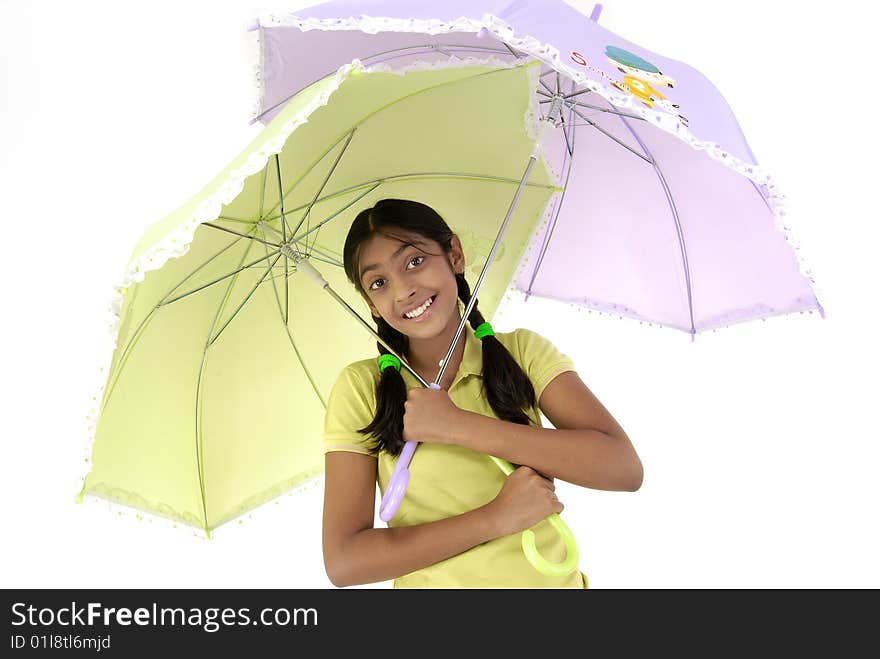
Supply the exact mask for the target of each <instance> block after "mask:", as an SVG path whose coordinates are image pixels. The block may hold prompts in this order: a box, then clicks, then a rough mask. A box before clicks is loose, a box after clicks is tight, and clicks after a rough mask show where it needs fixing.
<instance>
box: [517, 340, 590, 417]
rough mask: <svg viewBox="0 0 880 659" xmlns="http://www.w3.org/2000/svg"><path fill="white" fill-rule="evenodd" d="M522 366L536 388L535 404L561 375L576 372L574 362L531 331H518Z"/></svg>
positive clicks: (548, 341) (549, 342)
mask: <svg viewBox="0 0 880 659" xmlns="http://www.w3.org/2000/svg"><path fill="white" fill-rule="evenodd" d="M517 341H518V343H519V352H520V359H521V361H520V365H521V366H522V368H523V370H524V371H525V372H526V374H528V376H529V379H530V380H531V381H532V386H533V387H534V388H535V402H536V403H537V402H538V401H540V400H541V394H542V393H544V389H545V388H546V387H547V385H548V384H550V382H552V381H553V378H555V377H556V376H557V375H559V374H560V373H564V372H565V371H574V372H575V373H577V369H576V368H575V365H574V361H573V360H572V359H571V358H570V357H569V356H568V355H566V354H564V353H562V352H560V351H559V349H558V348H557V347H556V346H555V345H553V343H552V342H551V341H550V340H549V339H546V338H544V337H543V336H541V335H540V334H538V333H537V332H534V331H532V330H530V329H526V328H524V327H520V328H519V329H517Z"/></svg>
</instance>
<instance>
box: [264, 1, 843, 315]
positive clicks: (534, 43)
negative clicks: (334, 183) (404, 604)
mask: <svg viewBox="0 0 880 659" xmlns="http://www.w3.org/2000/svg"><path fill="white" fill-rule="evenodd" d="M257 23H258V25H259V26H260V29H258V30H257V32H259V33H260V41H262V28H265V27H270V28H271V27H282V26H283V27H297V28H299V29H300V30H302V31H307V30H325V31H327V30H360V31H362V32H366V33H368V34H377V33H379V32H418V33H424V34H432V35H435V34H446V33H451V32H473V33H476V32H479V31H480V30H483V29H485V30H487V31H488V32H490V33H491V34H492V35H494V36H495V37H496V38H498V39H500V40H501V41H503V42H505V43H507V44H508V45H509V46H510V47H512V48H514V49H516V50H519V51H521V52H524V53H526V54H528V55H531V56H532V57H535V58H537V59H539V60H540V61H542V62H543V63H545V64H547V65H548V66H550V67H552V68H553V69H554V70H556V71H559V72H560V73H563V74H565V75H567V76H568V77H569V78H570V79H572V80H574V81H575V82H576V83H578V84H581V85H584V86H585V87H587V88H588V89H590V90H592V91H593V92H596V93H597V94H599V95H601V96H602V97H603V98H605V99H606V100H607V101H608V102H609V103H611V104H612V105H614V106H616V107H618V108H625V109H627V110H629V111H631V112H634V113H636V114H638V115H639V116H641V117H642V118H644V119H645V120H646V121H650V122H651V123H653V124H654V125H656V126H657V127H659V128H661V129H663V130H665V131H666V132H668V133H672V134H673V135H677V136H678V137H679V138H681V139H682V140H684V141H685V142H687V143H688V144H689V145H690V146H691V147H693V148H694V149H697V150H701V151H704V152H706V154H707V155H708V156H709V157H711V158H713V159H714V160H717V161H719V162H721V163H723V164H724V165H726V166H728V167H730V168H731V169H733V170H734V171H736V172H737V173H739V174H741V175H742V176H745V177H746V178H749V179H751V180H752V181H754V182H755V183H756V184H758V185H766V186H767V191H768V195H769V197H768V205H769V206H770V209H771V211H772V212H773V218H774V227H775V228H776V229H777V230H778V231H779V232H781V233H782V235H783V236H784V237H785V240H786V241H787V242H788V243H789V244H790V245H791V246H792V247H793V249H794V253H795V257H796V258H797V262H798V268H799V271H800V273H801V274H802V275H803V276H804V277H806V278H807V279H808V280H809V281H810V283H811V285H812V289H813V294H814V295H815V297H816V300H817V302H818V303H819V313H820V314H821V315H822V317H823V318H824V317H825V312H824V309H823V308H822V304H821V300H822V299H823V298H824V294H823V293H822V292H821V290H820V287H819V285H818V284H817V282H816V280H815V279H814V278H813V270H812V268H810V267H809V266H808V265H807V259H806V258H805V257H804V255H803V250H802V247H801V246H800V245H799V244H798V243H797V242H796V241H795V239H794V238H793V237H792V235H791V230H790V229H789V228H788V227H787V226H786V224H785V217H786V210H785V197H784V195H782V194H781V192H780V191H779V189H778V187H777V185H776V183H775V181H774V180H773V178H772V177H771V176H770V174H769V172H767V171H766V170H765V169H764V168H763V167H761V166H760V165H751V164H749V163H746V162H743V161H742V160H740V159H739V158H737V157H735V156H734V155H733V154H731V153H728V152H726V151H724V149H723V148H722V146H721V145H720V144H717V143H715V142H709V141H703V140H700V139H698V138H697V137H696V136H695V135H694V134H693V133H692V132H691V131H690V129H689V128H688V127H687V126H685V125H684V124H683V123H682V122H681V121H680V120H679V119H678V117H677V115H676V113H675V112H674V108H672V107H671V106H670V105H669V102H668V101H665V102H664V101H661V102H659V103H658V104H657V105H658V106H660V107H662V108H664V109H666V110H667V112H662V111H657V110H653V109H651V108H648V107H646V106H645V105H644V104H643V103H641V102H640V101H639V100H637V99H636V97H635V96H633V95H631V94H626V93H623V92H620V91H617V90H616V89H614V88H613V87H610V86H607V85H605V84H604V83H601V82H598V81H595V80H592V79H590V78H588V77H587V75H586V74H585V73H583V72H582V71H580V70H578V69H574V68H572V67H570V66H569V65H568V64H567V62H566V61H565V60H563V59H562V58H561V57H560V53H559V50H558V49H557V48H555V47H554V46H552V45H551V44H544V43H541V42H540V41H538V40H537V39H535V38H534V37H532V36H529V35H525V36H523V37H517V36H516V33H515V30H514V29H513V27H512V26H511V25H509V24H508V23H507V22H506V21H504V20H502V19H500V18H498V17H497V16H494V15H492V14H488V13H484V14H483V16H482V18H481V19H480V20H476V19H471V18H466V17H460V18H457V19H455V20H452V21H442V20H439V19H428V20H423V19H413V18H391V17H381V16H366V15H364V14H361V15H360V16H359V17H357V18H355V17H348V18H301V17H299V16H296V15H295V14H275V13H271V12H270V13H265V14H261V15H260V16H259V18H258V21H257ZM262 62H263V60H262V58H261V59H260V65H261V66H262ZM260 78H261V84H262V73H261V74H260ZM258 93H259V94H260V96H259V98H260V99H262V90H261V91H260V92H258ZM258 112H259V110H258ZM545 164H546V161H545ZM548 170H550V168H549V167H548ZM553 174H554V176H555V178H556V180H561V178H560V173H559V172H555V171H554V172H553Z"/></svg>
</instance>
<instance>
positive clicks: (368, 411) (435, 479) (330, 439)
mask: <svg viewBox="0 0 880 659" xmlns="http://www.w3.org/2000/svg"><path fill="white" fill-rule="evenodd" d="M495 336H496V338H497V339H498V340H499V341H501V343H503V344H504V346H505V347H506V348H507V349H508V350H509V351H510V353H511V354H512V355H513V357H514V359H516V360H517V362H518V363H519V364H520V366H522V368H523V370H524V371H525V372H526V373H527V374H528V376H529V379H530V380H531V382H532V386H533V387H534V388H535V399H536V401H537V400H540V397H541V393H542V392H543V391H544V388H545V387H546V386H547V385H548V384H549V383H550V381H551V380H553V378H555V377H556V376H557V375H559V374H560V373H562V372H564V371H576V369H575V367H574V363H573V362H572V360H571V359H570V358H569V357H568V356H567V355H564V354H562V353H561V352H559V350H558V349H557V348H556V347H555V346H554V345H553V344H552V343H551V342H550V341H548V340H547V339H545V338H544V337H542V336H541V335H539V334H537V333H536V332H533V331H531V330H529V329H525V328H518V329H516V330H514V331H512V332H496V333H495ZM459 340H464V341H465V347H464V355H463V357H462V361H461V365H460V366H459V369H458V373H457V374H456V376H455V380H454V381H453V383H452V386H451V387H450V388H449V391H448V394H449V397H450V399H451V400H452V402H454V403H455V404H456V405H457V406H458V407H460V408H462V409H465V410H470V411H472V412H477V413H479V414H484V415H486V416H491V417H493V418H498V417H497V415H496V414H495V412H494V411H493V410H492V408H491V406H490V405H489V402H488V400H487V399H486V396H485V394H484V393H483V392H482V391H481V388H482V379H483V377H482V371H483V353H482V350H483V348H482V344H481V342H480V339H478V338H476V336H474V330H473V328H471V326H470V324H466V325H465V330H464V331H463V332H462V335H461V338H460V339H459ZM400 372H401V374H402V375H403V378H404V381H405V382H406V387H407V389H411V388H414V387H421V386H422V385H421V384H420V383H419V381H418V380H417V379H416V378H415V377H414V376H413V375H412V373H410V372H409V371H407V370H406V369H405V368H401V369H400ZM379 377H380V373H379V366H378V363H377V361H376V358H370V359H363V360H361V361H357V362H353V363H351V364H349V365H348V366H346V367H345V368H344V369H343V370H342V372H341V373H340V374H339V376H338V378H337V380H336V382H335V383H334V385H333V388H332V390H331V392H330V396H329V398H328V400H327V410H326V415H325V425H324V452H325V453H326V452H328V451H351V452H354V453H361V454H364V455H369V451H368V450H367V446H369V445H370V443H371V442H372V437H367V436H366V435H362V434H361V433H358V432H357V429H358V428H363V427H365V426H366V425H367V424H369V423H370V421H372V419H373V416H374V415H375V409H376V385H377V383H378V381H379ZM528 415H529V417H530V419H531V422H532V424H533V425H535V426H537V427H541V426H542V424H541V414H540V409H539V407H538V406H537V405H536V406H535V407H533V408H532V409H531V410H530V411H528ZM373 457H376V456H373ZM376 459H378V461H379V463H378V470H377V471H378V474H377V479H378V483H379V490H380V492H381V493H382V494H383V495H384V493H385V488H386V486H387V484H388V481H389V480H390V479H391V474H392V472H393V471H394V466H395V464H396V463H397V458H396V457H394V456H391V455H390V454H388V453H386V452H385V451H382V452H381V453H380V454H379V456H378V457H376ZM409 469H410V479H409V485H408V487H407V490H406V494H405V495H404V497H403V501H402V502H401V504H400V507H399V508H398V510H397V513H396V514H395V516H394V518H393V519H392V520H391V521H390V522H388V526H389V527H396V526H413V525H416V524H425V523H427V522H433V521H437V520H440V519H446V518H448V517H453V516H455V515H460V514H462V513H465V512H468V511H471V510H474V509H475V508H479V507H480V506H483V505H485V504H487V503H489V502H490V501H492V500H493V499H494V498H495V496H496V495H497V494H498V492H499V491H500V490H501V488H502V486H503V485H504V482H505V480H506V478H507V476H505V474H504V473H503V472H502V471H501V470H500V469H499V468H498V467H497V465H495V463H494V462H493V461H492V460H491V459H490V458H489V457H488V456H487V455H486V454H484V453H479V452H477V451H473V450H471V449H469V448H465V447H463V446H458V445H448V444H434V443H430V442H425V443H421V444H419V446H418V448H417V450H416V452H415V454H414V455H413V458H412V461H411V462H410V467H409ZM532 530H533V531H534V532H535V537H536V542H537V546H538V549H539V551H540V552H541V554H542V555H543V556H544V558H546V559H547V560H549V561H552V562H554V563H555V562H560V561H562V560H563V559H564V558H565V545H564V543H563V542H562V540H561V538H560V537H559V535H558V534H557V533H556V531H555V530H553V528H552V527H551V526H550V524H549V523H548V522H547V521H546V520H542V521H541V522H539V523H538V524H536V525H535V526H534V527H532ZM393 587H394V588H587V587H588V586H587V578H586V576H585V575H584V574H583V573H582V572H580V571H578V570H575V571H574V572H572V573H571V574H569V575H568V576H565V577H548V576H544V575H543V574H541V573H540V572H538V571H537V570H536V569H535V568H534V567H533V566H532V565H531V564H530V563H529V562H528V561H527V560H526V558H525V556H524V555H523V551H522V544H521V533H515V534H512V535H507V536H503V537H500V538H495V539H494V540H491V541H489V542H485V543H483V544H481V545H477V546H476V547H473V548H471V549H469V550H467V551H465V552H462V553H461V554H458V555H456V556H452V557H450V558H448V559H446V560H443V561H440V562H439V563H435V564H434V565H430V566H428V567H426V568H423V569H421V570H417V571H415V572H412V573H410V574H407V575H404V576H402V577H399V578H397V579H395V580H394V582H393Z"/></svg>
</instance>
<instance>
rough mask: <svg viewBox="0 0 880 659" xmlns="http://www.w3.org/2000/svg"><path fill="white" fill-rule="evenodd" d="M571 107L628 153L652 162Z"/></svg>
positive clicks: (650, 162) (651, 161)
mask: <svg viewBox="0 0 880 659" xmlns="http://www.w3.org/2000/svg"><path fill="white" fill-rule="evenodd" d="M571 109H572V110H574V112H575V114H577V116H579V117H580V118H581V119H583V120H584V121H586V122H587V123H588V124H590V125H591V126H592V127H593V128H595V129H596V130H598V131H599V132H600V133H602V134H603V135H605V136H606V137H609V138H611V139H612V140H614V141H615V142H617V143H618V144H619V145H620V146H622V147H623V148H625V149H626V150H627V151H629V152H630V153H632V154H634V155H637V156H638V157H639V158H641V159H642V160H644V161H645V162H647V163H649V164H651V165H653V164H654V161H653V159H651V158H646V157H645V156H644V155H642V154H641V153H639V152H638V151H636V150H635V149H633V148H632V147H631V146H630V145H629V144H626V143H624V142H621V141H620V140H619V139H618V138H616V137H615V136H614V135H612V134H611V133H609V132H608V131H607V130H605V129H604V128H602V127H601V126H599V125H598V124H596V123H594V122H592V121H590V120H589V119H588V118H587V117H585V116H584V115H583V114H581V113H580V112H579V111H578V109H577V108H575V107H572V108H571ZM621 120H622V119H621Z"/></svg>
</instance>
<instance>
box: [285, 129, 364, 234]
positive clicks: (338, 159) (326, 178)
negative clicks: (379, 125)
mask: <svg viewBox="0 0 880 659" xmlns="http://www.w3.org/2000/svg"><path fill="white" fill-rule="evenodd" d="M356 130H357V126H355V127H354V128H352V129H351V132H349V134H348V139H347V140H345V144H343V145H342V149H341V150H340V151H339V154H338V155H337V156H336V160H335V161H334V162H333V166H332V167H330V171H329V172H327V176H325V177H324V182H323V183H321V187H320V188H318V191H317V192H316V193H315V196H314V197H313V198H312V201H311V203H309V207H308V208H307V209H306V211H305V213H303V216H302V217H301V218H300V219H299V224H297V225H296V229H294V230H293V231H292V233H296V232H297V231H299V228H300V227H301V226H302V223H303V220H305V219H306V217H308V216H309V214H310V213H311V211H312V206H314V205H315V202H316V201H317V200H318V197H320V196H321V192H322V191H323V190H324V188H325V187H326V186H327V181H329V180H330V177H331V176H333V172H335V171H336V167H337V165H339V161H340V160H341V159H342V156H343V154H344V153H345V150H346V149H348V145H349V144H351V139H352V138H353V137H354V133H355V131H356ZM306 227H307V228H308V224H306ZM306 247H308V243H306Z"/></svg>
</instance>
